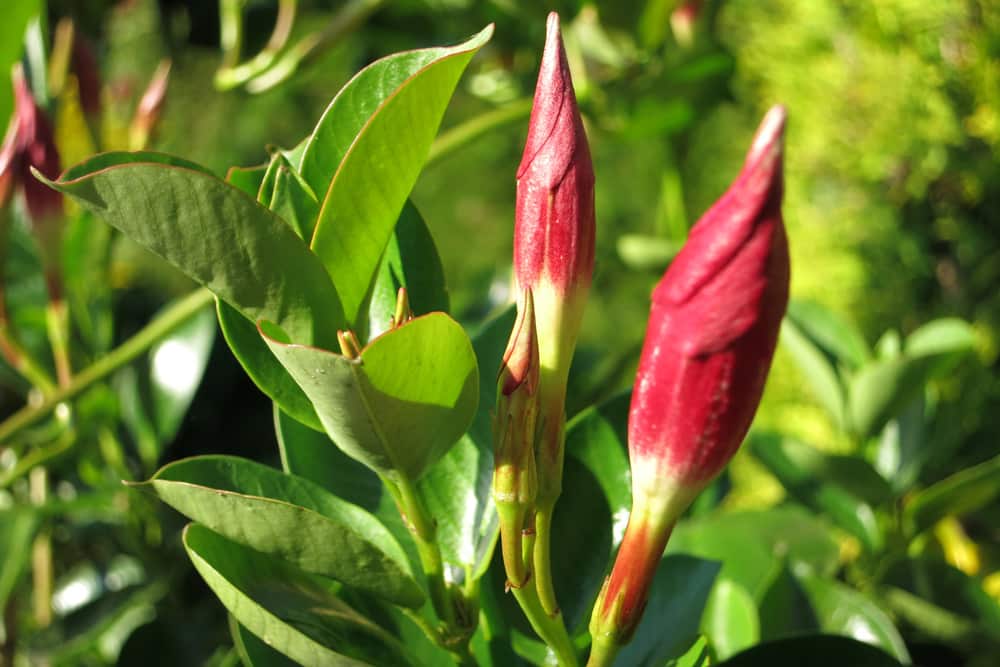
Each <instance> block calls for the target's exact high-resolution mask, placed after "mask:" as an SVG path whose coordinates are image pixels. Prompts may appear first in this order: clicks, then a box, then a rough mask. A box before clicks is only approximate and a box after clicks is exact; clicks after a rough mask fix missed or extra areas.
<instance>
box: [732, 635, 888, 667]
mask: <svg viewBox="0 0 1000 667" xmlns="http://www.w3.org/2000/svg"><path fill="white" fill-rule="evenodd" d="M779 665H788V666H789V667H791V666H793V665H795V666H797V665H809V667H844V666H845V665H850V666H851V667H901V663H900V662H899V661H898V660H896V659H895V658H893V657H892V656H891V655H889V654H888V653H886V652H885V651H882V650H881V649H878V648H875V647H874V646H869V645H868V644H864V643H862V642H859V641H857V640H855V639H849V638H847V637H837V636H833V635H811V636H809V635H807V636H803V637H788V638H785V639H776V640H774V641H770V642H765V643H763V644H758V645H757V646H754V647H753V648H751V649H748V650H746V651H743V652H742V653H738V654H736V655H734V656H733V657H731V658H730V659H728V660H726V661H724V662H720V663H718V665H717V667H777V666H779Z"/></svg>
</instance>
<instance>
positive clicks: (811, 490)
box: [750, 434, 891, 551]
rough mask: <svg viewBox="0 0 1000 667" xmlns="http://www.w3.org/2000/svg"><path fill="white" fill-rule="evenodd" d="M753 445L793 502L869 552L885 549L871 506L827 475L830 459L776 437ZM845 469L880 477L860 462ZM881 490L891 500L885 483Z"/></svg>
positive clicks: (760, 437) (767, 436)
mask: <svg viewBox="0 0 1000 667" xmlns="http://www.w3.org/2000/svg"><path fill="white" fill-rule="evenodd" d="M750 442H751V452H752V453H753V455H754V456H755V457H756V458H757V459H758V460H759V461H760V462H761V463H763V464H764V465H765V466H766V467H767V469H768V470H770V471H771V473H773V474H774V475H775V476H776V477H777V478H778V479H779V480H780V481H781V484H782V486H784V487H785V489H786V490H787V491H788V493H789V494H790V495H791V496H792V497H793V498H795V499H796V500H798V501H799V502H801V503H802V504H803V505H805V506H806V507H809V508H811V509H813V510H815V511H817V512H819V513H822V514H825V515H827V516H829V517H830V518H831V519H833V521H834V522H835V523H836V524H837V525H839V526H840V527H841V528H843V529H844V530H846V531H848V532H849V533H851V534H852V535H854V536H855V537H857V538H858V539H859V540H861V543H862V544H863V545H864V546H865V548H866V549H868V550H869V551H878V550H879V549H881V548H882V545H883V542H884V539H883V536H882V531H881V529H880V528H879V526H878V522H877V521H876V519H875V512H874V510H872V507H871V505H869V504H868V503H867V502H865V501H864V500H862V499H860V498H858V497H857V496H856V495H855V494H853V493H851V492H850V490H849V489H847V488H845V487H844V486H843V485H842V484H840V483H838V480H837V479H835V478H833V477H832V476H830V475H829V474H828V471H829V470H830V469H832V468H833V467H834V466H833V465H830V461H829V459H828V458H827V457H824V456H823V455H822V454H820V453H819V452H816V451H815V450H814V449H812V448H811V447H809V445H806V444H804V443H800V442H796V441H794V440H792V439H790V438H784V437H782V436H780V435H777V434H754V436H753V437H752V438H751V440H750ZM844 467H848V468H857V469H862V468H864V469H866V470H868V471H870V473H871V476H874V478H878V473H876V472H875V471H874V470H871V468H870V467H869V466H868V465H867V463H866V462H864V461H863V460H861V459H857V465H855V466H844ZM869 477H870V476H869ZM857 481H858V482H859V483H863V482H864V479H862V478H860V477H859V478H858V480H857ZM882 486H884V487H886V488H885V489H884V490H882V491H881V493H880V494H879V495H881V496H882V497H883V498H887V497H890V496H891V492H889V490H888V488H887V485H885V482H884V481H883V482H882Z"/></svg>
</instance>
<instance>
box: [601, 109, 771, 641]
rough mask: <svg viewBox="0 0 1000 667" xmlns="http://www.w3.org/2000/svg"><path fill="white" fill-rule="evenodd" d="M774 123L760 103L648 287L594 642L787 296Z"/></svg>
mask: <svg viewBox="0 0 1000 667" xmlns="http://www.w3.org/2000/svg"><path fill="white" fill-rule="evenodd" d="M784 126H785V110H784V108H782V107H775V108H773V109H771V111H769V112H768V114H767V116H765V118H764V121H763V122H762V123H761V126H760V129H758V131H757V135H756V137H755V138H754V142H753V145H752V146H751V148H750V152H749V154H748V155H747V159H746V162H745V164H744V166H743V170H742V171H741V173H740V175H739V176H738V177H737V179H736V181H735V182H734V183H733V185H732V186H731V187H730V188H729V190H728V191H727V192H726V194H725V195H723V197H722V198H721V199H720V200H719V201H718V202H716V204H715V205H714V206H713V207H712V208H711V209H709V211H708V212H707V213H706V214H705V215H704V216H703V217H702V218H701V220H699V221H698V223H697V224H696V225H695V226H694V227H693V228H692V230H691V235H690V237H689V238H688V241H687V243H686V244H685V245H684V248H683V249H682V250H681V252H680V253H679V254H678V255H677V257H676V258H675V259H674V261H673V263H672V264H671V265H670V268H668V269H667V272H666V274H665V275H664V276H663V279H662V280H661V281H660V284H659V285H657V287H656V289H655V291H654V292H653V306H652V310H651V313H650V318H649V327H648V329H647V332H646V342H645V345H644V347H643V351H642V356H641V358H640V361H639V371H638V375H637V378H636V384H635V389H634V392H633V394H632V406H631V411H630V414H629V429H628V437H629V457H630V461H631V468H632V497H633V507H632V514H631V516H630V517H629V525H628V528H627V529H626V531H625V537H624V541H623V542H622V546H621V549H620V550H619V554H618V557H617V559H616V560H615V566H614V568H613V569H612V572H611V575H610V577H609V578H608V581H607V582H606V583H605V586H604V590H603V591H602V593H601V597H600V599H599V600H598V604H597V605H596V606H595V608H594V617H593V619H592V622H591V632H592V633H593V634H594V637H595V645H596V643H597V642H598V641H601V642H603V643H604V644H605V645H606V644H608V643H611V644H622V643H625V642H627V641H628V639H629V638H630V637H631V635H632V633H633V632H634V630H635V627H636V625H637V624H638V622H639V618H640V616H641V614H642V610H643V607H644V606H645V601H646V596H647V595H648V591H649V585H650V583H651V582H652V578H653V574H654V573H655V571H656V566H657V565H658V563H659V561H660V558H661V556H662V555H663V548H664V546H665V545H666V542H667V537H668V536H669V534H670V530H671V529H672V528H673V525H674V523H675V522H676V521H677V518H678V517H679V516H680V515H681V513H683V512H684V510H685V509H686V508H687V506H688V505H689V504H690V503H691V501H692V500H694V498H695V496H696V495H697V494H698V492H700V491H701V490H702V489H703V488H704V487H705V486H706V485H707V484H708V483H709V482H710V481H711V480H712V478H713V477H715V476H716V475H717V474H718V473H719V472H720V471H721V470H722V468H723V467H724V466H725V465H726V463H728V462H729V460H730V459H731V458H732V456H733V454H734V453H735V452H736V450H737V448H738V447H739V445H740V443H741V442H742V440H743V438H744V436H745V435H746V432H747V430H748V429H749V428H750V422H751V421H752V420H753V416H754V413H755V412H756V410H757V406H758V404H759V402H760V397H761V394H762V392H763V390H764V381H765V379H766V378H767V372H768V369H769V368H770V365H771V358H772V356H773V354H774V348H775V344H776V343H777V339H778V330H779V328H780V325H781V319H782V317H783V316H784V313H785V307H786V306H787V304H788V276H789V266H788V242H787V240H786V237H785V229H784V225H783V223H782V220H781V196H782V136H783V132H784ZM599 636H600V640H598V639H597V638H598V637H599Z"/></svg>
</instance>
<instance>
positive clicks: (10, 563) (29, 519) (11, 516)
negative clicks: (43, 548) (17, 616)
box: [0, 509, 38, 608]
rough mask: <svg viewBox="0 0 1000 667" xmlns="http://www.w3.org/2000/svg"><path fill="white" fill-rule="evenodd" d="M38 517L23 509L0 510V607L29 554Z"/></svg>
mask: <svg viewBox="0 0 1000 667" xmlns="http://www.w3.org/2000/svg"><path fill="white" fill-rule="evenodd" d="M37 526H38V517H37V515H36V514H35V513H34V512H28V511H24V510H23V509H12V510H3V511H0V553H3V554H5V556H4V558H3V559H2V560H0V608H6V605H7V598H8V597H10V594H11V591H13V590H14V587H15V586H17V584H18V582H19V581H20V579H21V574H22V573H23V572H24V568H25V566H26V565H27V563H28V557H29V555H30V554H31V541H32V540H33V539H34V537H35V528H36V527H37Z"/></svg>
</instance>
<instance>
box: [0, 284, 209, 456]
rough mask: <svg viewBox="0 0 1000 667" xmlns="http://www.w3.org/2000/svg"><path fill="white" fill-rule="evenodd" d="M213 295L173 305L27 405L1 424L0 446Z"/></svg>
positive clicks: (184, 319) (146, 346)
mask: <svg viewBox="0 0 1000 667" xmlns="http://www.w3.org/2000/svg"><path fill="white" fill-rule="evenodd" d="M213 298H214V297H213V296H212V293H211V292H209V291H208V290H206V289H204V288H201V289H197V290H195V291H193V292H191V293H190V294H188V295H187V296H185V297H183V298H182V299H180V300H179V301H177V302H175V303H174V304H173V305H172V306H170V307H169V308H168V309H167V310H166V312H164V313H162V314H161V315H160V316H159V317H157V318H156V319H154V320H153V321H152V322H150V323H149V324H147V325H146V326H145V327H144V328H143V329H142V330H140V331H139V332H138V333H136V334H135V335H134V336H132V337H131V338H129V339H128V340H127V341H125V342H124V343H122V344H121V345H119V346H118V347H116V348H115V349H114V350H112V351H111V352H110V353H108V354H107V355H106V356H104V357H102V358H101V359H99V360H98V361H96V362H94V363H93V364H92V365H90V366H88V367H87V368H84V369H83V370H81V371H80V372H79V373H77V374H76V376H75V377H74V378H73V380H72V382H70V383H69V384H68V385H66V386H65V387H60V388H58V389H57V390H56V391H54V392H52V393H51V394H49V395H48V396H46V397H45V400H44V401H42V403H41V404H40V405H37V406H30V405H29V406H26V407H24V408H22V409H21V410H19V411H17V412H15V413H14V414H13V415H11V416H10V417H9V418H8V419H7V420H6V421H4V422H3V423H0V443H2V442H6V441H7V440H9V439H10V438H12V437H13V436H15V435H17V434H18V433H20V432H21V430H22V429H24V428H27V427H28V426H31V425H32V424H34V423H36V422H38V421H39V420H40V419H42V418H44V417H45V416H47V415H48V414H49V413H51V412H52V411H53V410H54V409H55V408H56V406H57V405H59V404H60V403H64V402H66V401H68V400H70V399H72V398H74V397H76V396H77V395H79V394H80V393H81V392H83V391H84V390H86V389H88V388H89V387H90V386H91V385H93V384H94V383H96V382H99V381H101V380H103V379H104V378H106V377H107V376H109V375H111V374H112V373H114V372H115V371H117V370H118V369H119V368H121V367H122V366H125V365H126V364H128V363H129V362H131V361H133V360H134V359H135V358H136V357H138V356H139V355H141V354H142V353H143V352H145V351H146V350H148V349H149V348H150V347H152V346H153V345H154V344H156V343H157V342H159V341H160V340H162V339H163V338H165V337H167V336H168V335H170V334H171V333H173V331H174V330H175V329H177V327H179V326H181V325H182V324H184V323H185V322H187V321H188V320H189V319H191V318H192V317H194V315H195V314H196V313H197V312H198V311H199V310H201V309H202V308H204V307H205V306H207V305H208V304H210V303H211V302H212V299H213Z"/></svg>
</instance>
